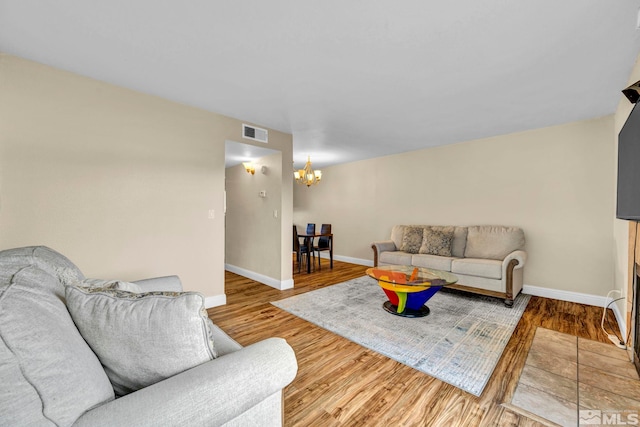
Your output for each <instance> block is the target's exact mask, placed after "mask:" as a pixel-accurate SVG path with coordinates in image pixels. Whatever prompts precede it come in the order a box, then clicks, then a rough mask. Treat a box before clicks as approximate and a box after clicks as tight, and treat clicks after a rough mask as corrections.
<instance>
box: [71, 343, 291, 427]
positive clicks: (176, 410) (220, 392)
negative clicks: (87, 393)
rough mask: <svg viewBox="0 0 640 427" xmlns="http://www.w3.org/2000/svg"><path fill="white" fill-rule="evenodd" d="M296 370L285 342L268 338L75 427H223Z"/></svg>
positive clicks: (97, 411) (102, 409)
mask: <svg viewBox="0 0 640 427" xmlns="http://www.w3.org/2000/svg"><path fill="white" fill-rule="evenodd" d="M297 370H298V365H297V362H296V356H295V353H294V352H293V349H292V348H291V347H290V346H289V344H287V342H286V341H285V340H284V339H282V338H269V339H266V340H264V341H260V342H258V343H255V344H253V345H250V346H247V347H244V348H243V349H241V350H238V351H236V352H234V353H230V354H226V355H224V356H221V357H219V358H217V359H214V360H212V361H210V362H207V363H203V364H202V365H199V366H196V367H195V368H192V369H189V370H187V371H185V372H182V373H180V374H178V375H175V376H173V377H171V378H167V379H166V380H164V381H160V382H159V383H156V384H153V385H151V386H149V387H146V388H144V389H141V390H138V391H136V392H134V393H131V394H128V395H126V396H123V397H121V398H119V399H116V400H112V401H110V402H107V403H105V404H103V405H101V406H98V407H96V408H93V409H91V410H90V411H87V412H86V413H84V414H83V415H82V416H81V417H80V418H79V419H78V420H77V421H76V422H75V424H74V426H78V427H80V426H92V427H93V426H105V427H108V426H116V425H119V426H149V427H153V426H159V425H162V426H187V425H203V426H204V425H206V426H214V425H221V424H224V423H225V422H227V421H229V420H232V419H234V418H235V417H237V416H238V415H240V414H242V413H244V412H246V411H247V410H249V409H251V408H252V407H254V406H255V405H257V404H258V403H260V402H261V401H263V400H264V399H266V398H267V397H269V396H272V395H273V394H275V393H277V392H280V391H281V390H282V389H283V388H284V387H285V386H287V385H288V384H289V383H291V381H293V379H294V378H295V376H296V373H297ZM265 422H267V420H265ZM267 424H268V422H267Z"/></svg>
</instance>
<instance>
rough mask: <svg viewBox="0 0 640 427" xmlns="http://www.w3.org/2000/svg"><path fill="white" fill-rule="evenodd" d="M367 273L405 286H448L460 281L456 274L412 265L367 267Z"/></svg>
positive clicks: (379, 279) (375, 277) (387, 281)
mask: <svg viewBox="0 0 640 427" xmlns="http://www.w3.org/2000/svg"><path fill="white" fill-rule="evenodd" d="M366 274H367V275H368V276H369V277H373V278H374V279H376V280H378V281H382V282H386V283H389V284H393V285H404V286H420V287H432V286H447V285H452V284H454V283H456V282H457V281H458V277H457V276H456V275H455V274H451V273H449V272H446V271H440V270H433V269H430V268H423V267H413V266H410V265H382V266H379V267H373V268H369V269H367V271H366Z"/></svg>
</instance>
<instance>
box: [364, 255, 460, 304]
mask: <svg viewBox="0 0 640 427" xmlns="http://www.w3.org/2000/svg"><path fill="white" fill-rule="evenodd" d="M366 273H367V275H368V276H369V277H372V278H374V279H376V280H377V281H378V285H380V287H381V288H382V290H383V291H384V293H385V294H387V298H389V301H386V302H385V303H384V304H382V307H383V308H384V309H385V310H386V311H388V312H389V313H391V314H395V315H397V316H403V317H424V316H427V315H428V314H429V311H430V310H429V307H427V306H426V305H424V304H425V303H426V302H427V301H428V300H429V299H430V298H431V297H432V296H434V295H435V294H436V292H438V291H439V290H440V289H442V287H443V286H448V285H452V284H454V283H456V282H457V281H458V277H457V276H456V275H454V274H451V273H448V272H446V271H440V270H433V269H431V268H422V267H412V266H410V265H383V266H379V267H373V268H369V269H367V271H366Z"/></svg>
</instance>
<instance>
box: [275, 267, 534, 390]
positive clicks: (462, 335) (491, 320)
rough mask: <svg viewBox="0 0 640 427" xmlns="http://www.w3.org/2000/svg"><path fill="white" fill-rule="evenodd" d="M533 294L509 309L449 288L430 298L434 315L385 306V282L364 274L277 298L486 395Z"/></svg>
mask: <svg viewBox="0 0 640 427" xmlns="http://www.w3.org/2000/svg"><path fill="white" fill-rule="evenodd" d="M529 298H530V297H529V295H522V294H521V295H519V296H518V297H517V298H516V300H515V302H514V305H513V308H508V307H505V305H504V302H503V301H502V300H501V299H498V298H489V297H483V296H479V295H472V294H466V293H462V292H454V291H448V292H445V290H442V291H440V292H438V293H437V294H436V295H435V296H434V297H433V298H431V300H429V301H428V302H427V306H428V307H429V308H430V309H431V314H429V315H428V316H426V317H422V318H405V317H400V316H395V315H393V314H390V313H387V312H386V311H384V309H383V308H382V304H383V303H384V302H385V301H386V296H385V295H384V293H383V291H382V289H380V287H379V286H378V284H377V282H376V281H375V280H374V279H372V278H370V277H367V276H363V277H359V278H357V279H353V280H349V281H347V282H343V283H339V284H337V285H333V286H328V287H326V288H322V289H318V290H315V291H311V292H307V293H304V294H300V295H296V296H294V297H290V298H286V299H283V300H280V301H274V302H272V304H273V305H275V306H276V307H279V308H281V309H283V310H285V311H288V312H289V313H291V314H294V315H296V316H298V317H301V318H303V319H305V320H308V321H309V322H312V323H314V324H316V325H318V326H320V327H322V328H324V329H327V330H328V331H331V332H333V333H336V334H338V335H341V336H343V337H345V338H347V339H349V340H351V341H353V342H355V343H358V344H360V345H362V346H364V347H367V348H369V349H371V350H373V351H375V352H378V353H380V354H383V355H385V356H387V357H390V358H391V359H394V360H396V361H398V362H400V363H403V364H405V365H408V366H411V367H412V368H415V369H417V370H418V371H421V372H424V373H425V374H427V375H430V376H433V377H435V378H438V379H440V380H442V381H444V382H446V383H449V384H451V385H453V386H455V387H458V388H460V389H462V390H465V391H467V392H469V393H471V394H473V395H475V396H480V394H481V393H482V390H483V389H484V387H485V386H486V384H487V381H488V380H489V378H490V377H491V373H492V372H493V370H494V369H495V367H496V364H497V363H498V360H499V359H500V356H501V355H502V352H503V351H504V348H505V346H506V345H507V342H508V341H509V338H510V337H511V334H512V332H513V330H514V329H515V327H516V325H517V324H518V321H519V320H520V317H521V316H522V313H523V312H524V309H525V308H526V306H527V303H528V302H529Z"/></svg>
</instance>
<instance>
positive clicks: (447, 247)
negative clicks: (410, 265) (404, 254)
mask: <svg viewBox="0 0 640 427" xmlns="http://www.w3.org/2000/svg"><path fill="white" fill-rule="evenodd" d="M422 231H423V234H422V245H421V246H420V250H419V251H418V253H421V254H427V255H439V256H446V257H449V256H451V241H452V240H453V227H451V230H435V229H433V228H430V227H427V228H424V229H423V230H422Z"/></svg>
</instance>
